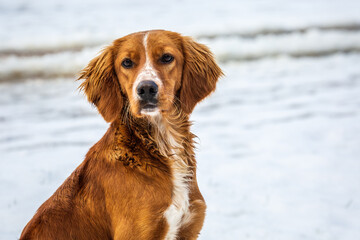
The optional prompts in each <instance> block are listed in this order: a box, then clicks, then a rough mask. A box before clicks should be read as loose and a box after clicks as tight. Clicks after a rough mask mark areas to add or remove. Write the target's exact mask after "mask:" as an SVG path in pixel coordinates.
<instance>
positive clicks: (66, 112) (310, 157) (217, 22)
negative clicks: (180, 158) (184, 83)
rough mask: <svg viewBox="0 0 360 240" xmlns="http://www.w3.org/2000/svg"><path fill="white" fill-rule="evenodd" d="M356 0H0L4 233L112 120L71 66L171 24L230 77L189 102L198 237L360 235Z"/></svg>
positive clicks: (342, 238)
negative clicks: (199, 202)
mask: <svg viewBox="0 0 360 240" xmlns="http://www.w3.org/2000/svg"><path fill="white" fill-rule="evenodd" d="M359 9H360V2H359V1H349V0H347V1H340V0H338V1H325V0H319V1H285V0H273V1H235V0H234V1H213V2H209V1H196V2H194V1H188V0H184V1H173V2H170V1H145V0H137V1H131V2H129V1H115V0H112V1H111V0H109V1H101V3H100V2H96V1H95V0H90V1H86V3H84V2H82V1H71V2H70V1H69V2H66V1H60V0H56V1H45V0H43V1H41V0H37V1H31V2H28V1H18V0H13V1H0V26H1V28H0V43H1V44H0V123H1V124H0V239H1V240H2V239H4V240H5V239H16V238H18V237H19V235H20V232H21V230H22V228H23V227H24V226H25V224H26V223H27V222H28V221H29V220H30V218H31V217H32V216H33V214H34V212H35V211H36V209H37V208H38V207H39V206H40V204H41V203H42V202H43V201H45V200H46V199H47V198H48V197H49V196H50V195H51V194H52V193H53V192H54V191H55V190H56V189H57V187H58V186H59V185H60V184H61V183H62V182H63V181H64V179H65V178H66V177H67V176H68V175H69V174H70V173H71V172H72V171H73V169H74V168H75V167H76V166H77V165H78V164H80V162H81V161H82V160H83V157H84V155H85V154H86V152H87V150H88V149H89V147H90V146H92V145H93V144H94V143H95V142H96V141H97V140H99V139H100V137H101V136H102V135H103V134H104V132H105V131H106V128H107V124H106V123H105V122H104V120H103V119H102V118H101V117H100V116H99V115H98V114H97V112H96V110H95V109H93V108H91V107H90V105H89V104H88V103H87V102H86V100H85V98H84V96H82V95H81V94H79V93H78V91H77V86H78V84H79V83H78V82H75V81H74V79H75V77H74V75H75V73H76V72H77V71H78V70H79V69H81V67H83V66H84V65H85V64H86V63H87V62H88V61H89V60H90V59H91V58H92V57H93V56H94V55H95V54H96V53H97V52H98V51H99V50H100V49H101V47H102V46H104V45H105V44H108V43H109V42H110V41H111V40H113V39H115V38H117V37H119V36H121V35H124V34H127V33H130V32H134V31H138V30H145V29H154V28H165V29H170V30H174V31H179V32H182V33H184V34H185V35H192V36H194V37H196V38H197V39H198V40H199V41H201V42H203V43H206V44H207V45H209V47H210V48H211V49H213V51H214V53H215V54H216V56H217V58H218V60H219V63H220V65H221V67H222V68H223V69H224V71H225V73H226V77H224V78H223V79H221V81H220V82H219V85H218V89H217V91H216V92H215V94H214V95H213V96H212V97H211V98H209V99H207V100H205V101H204V102H203V103H201V104H200V105H199V106H198V107H197V109H196V110H195V112H194V113H193V115H192V120H194V126H193V131H194V132H195V133H196V134H197V135H198V137H199V145H198V151H197V159H198V163H199V172H198V178H199V179H198V181H199V185H200V189H201V191H202V193H203V195H204V197H205V199H206V201H207V205H208V211H207V218H206V222H205V225H204V228H203V231H202V234H201V237H200V239H203V240H205V239H206V240H207V239H210V240H212V239H214V240H215V239H224V240H227V239H229V240H233V239H254V240H255V239H274V240H290V239H291V240H300V239H301V240H302V239H319V240H336V239H338V240H356V239H360V161H359V160H360V159H359V158H360V134H359V133H360V67H359V63H360V14H359Z"/></svg>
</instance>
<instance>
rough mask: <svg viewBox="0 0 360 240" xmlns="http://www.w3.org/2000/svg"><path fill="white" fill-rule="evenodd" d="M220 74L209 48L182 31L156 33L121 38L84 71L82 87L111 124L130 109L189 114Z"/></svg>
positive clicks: (145, 113) (151, 113) (146, 113)
mask: <svg viewBox="0 0 360 240" xmlns="http://www.w3.org/2000/svg"><path fill="white" fill-rule="evenodd" d="M221 74H222V72H221V69H220V68H219V67H218V65H217V64H216V63H215V61H214V58H213V56H212V53H211V52H210V51H209V49H208V48H207V47H206V46H204V45H202V44H199V43H196V42H195V41H193V40H192V39H191V38H189V37H183V36H181V35H180V34H178V33H174V32H169V31H162V30H154V31H148V32H139V33H134V34H130V35H128V36H125V37H123V38H119V39H117V40H115V41H114V42H113V44H112V45H111V46H109V47H107V48H105V49H104V50H103V51H102V52H101V54H100V55H99V56H97V57H96V58H94V59H93V60H92V61H91V62H90V63H89V64H88V66H87V67H86V68H85V69H84V70H82V72H81V74H80V77H79V79H84V80H85V81H84V82H83V83H82V84H81V86H80V88H81V89H83V90H84V92H85V94H86V95H87V97H88V100H89V101H90V102H92V103H93V104H95V105H96V106H97V108H98V110H99V112H100V113H101V115H102V116H103V117H104V119H105V120H106V121H108V122H112V121H114V120H115V119H116V118H118V117H120V114H121V111H122V110H123V108H124V107H129V110H130V112H131V114H132V115H133V116H134V117H144V116H154V115H157V114H166V113H168V112H170V111H171V110H172V109H173V108H174V107H176V108H178V109H180V110H181V111H183V112H184V113H186V114H190V113H191V112H192V110H193V109H194V107H195V105H196V104H197V103H198V102H199V101H201V100H202V99H204V98H205V97H206V96H208V95H209V94H210V93H211V92H212V91H214V90H215V87H216V82H217V79H218V78H219V77H220V76H221Z"/></svg>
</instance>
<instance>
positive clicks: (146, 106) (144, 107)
mask: <svg viewBox="0 0 360 240" xmlns="http://www.w3.org/2000/svg"><path fill="white" fill-rule="evenodd" d="M155 108H157V105H156V104H146V105H144V106H143V107H142V109H145V110H152V109H155Z"/></svg>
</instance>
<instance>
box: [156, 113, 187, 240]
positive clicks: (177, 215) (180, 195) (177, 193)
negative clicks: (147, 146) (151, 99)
mask: <svg viewBox="0 0 360 240" xmlns="http://www.w3.org/2000/svg"><path fill="white" fill-rule="evenodd" d="M151 119H152V121H154V124H155V125H156V126H157V129H156V133H155V138H158V140H157V143H158V144H159V150H160V152H161V153H162V154H164V155H165V156H168V158H169V160H170V162H171V168H172V169H171V171H172V181H173V190H172V203H171V205H170V206H169V207H168V209H167V210H166V211H165V212H164V217H165V219H166V220H167V223H168V225H169V229H168V232H167V234H166V236H165V240H174V239H176V237H177V235H178V233H179V230H180V228H181V226H183V225H184V224H187V223H188V222H189V221H190V220H191V213H190V209H189V205H190V203H189V186H188V185H189V180H188V177H189V174H190V173H189V169H188V165H187V163H186V161H185V159H182V156H184V155H183V154H181V153H182V151H184V148H183V146H182V144H181V142H179V141H181V140H179V138H177V137H176V134H177V132H176V130H175V128H174V126H169V125H167V126H165V125H164V122H163V121H162V118H161V115H155V116H152V118H151Z"/></svg>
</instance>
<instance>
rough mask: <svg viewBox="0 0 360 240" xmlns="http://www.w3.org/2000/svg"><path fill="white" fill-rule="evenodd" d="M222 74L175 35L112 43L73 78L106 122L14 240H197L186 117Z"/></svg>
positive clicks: (200, 49) (198, 200)
mask: <svg viewBox="0 0 360 240" xmlns="http://www.w3.org/2000/svg"><path fill="white" fill-rule="evenodd" d="M221 75H222V72H221V69H220V68H219V67H218V65H217V64H216V63H215V61H214V59H213V56H212V54H211V52H210V51H209V49H208V48H207V47H206V46H204V45H202V44H199V43H196V42H195V41H193V40H192V39H191V38H189V37H183V36H181V35H180V34H178V33H175V32H169V31H163V30H154V31H147V32H138V33H134V34H130V35H128V36H125V37H123V38H120V39H117V40H115V41H114V42H113V43H112V45H110V46H109V47H107V48H106V49H104V50H103V51H102V53H101V54H100V55H99V56H98V57H96V58H95V59H93V60H92V61H91V62H90V63H89V65H88V66H87V67H86V68H85V69H84V70H83V71H82V72H81V75H80V77H79V79H82V80H84V81H83V82H82V84H81V86H80V88H81V89H82V90H83V91H84V92H85V94H86V95H87V98H88V100H89V101H90V102H91V103H93V104H94V105H95V106H96V107H97V108H98V110H99V112H100V114H101V115H102V116H103V117H104V119H105V120H106V121H107V122H110V123H111V125H110V127H109V129H108V131H107V132H106V134H105V135H104V136H103V138H102V139H101V140H100V141H99V142H97V143H96V144H95V145H94V146H93V147H92V148H91V149H90V150H89V152H88V153H87V155H86V158H85V160H84V161H83V163H82V164H81V165H80V166H79V167H78V168H77V169H76V170H75V171H74V172H73V173H72V174H71V175H70V177H69V178H68V179H67V180H66V181H65V182H64V183H63V184H62V185H61V186H60V187H59V189H58V190H57V191H56V192H55V193H54V194H53V195H52V196H51V197H50V198H49V199H48V200H47V201H46V202H45V203H44V204H43V205H42V206H41V207H40V208H39V209H38V211H37V212H36V214H35V216H34V217H33V218H32V220H31V221H30V222H29V223H28V224H27V225H26V227H25V228H24V230H23V232H22V234H21V237H20V239H21V240H28V239H47V240H48V239H56V240H62V239H66V240H70V239H74V240H82V239H86V240H89V239H90V240H92V239H94V240H95V239H101V240H104V239H116V240H119V239H126V240H130V239H134V240H135V239H136V240H139V239H144V240H150V239H154V240H155V239H156V240H158V239H168V240H170V239H197V237H198V234H199V233H200V230H201V228H202V225H203V221H204V217H205V208H206V205H205V202H204V199H203V197H202V195H201V193H200V191H199V188H198V185H197V180H196V161H195V158H194V141H193V138H194V135H193V134H192V133H191V132H190V125H191V123H190V122H189V115H190V114H191V112H192V110H193V109H194V107H195V105H196V104H197V103H198V102H199V101H201V100H202V99H204V98H205V97H206V96H208V95H209V94H210V93H211V92H213V91H214V90H215V86H216V82H217V80H218V78H219V77H220V76H221Z"/></svg>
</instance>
